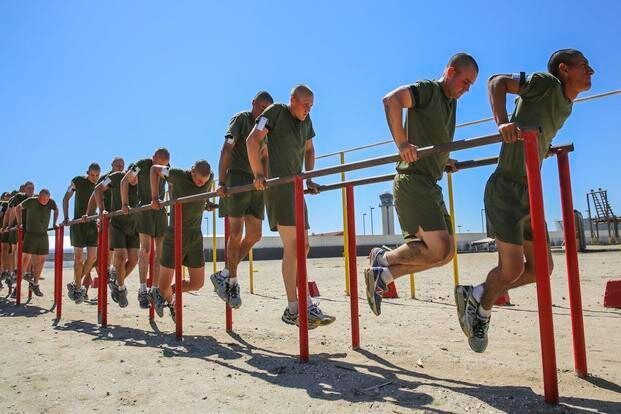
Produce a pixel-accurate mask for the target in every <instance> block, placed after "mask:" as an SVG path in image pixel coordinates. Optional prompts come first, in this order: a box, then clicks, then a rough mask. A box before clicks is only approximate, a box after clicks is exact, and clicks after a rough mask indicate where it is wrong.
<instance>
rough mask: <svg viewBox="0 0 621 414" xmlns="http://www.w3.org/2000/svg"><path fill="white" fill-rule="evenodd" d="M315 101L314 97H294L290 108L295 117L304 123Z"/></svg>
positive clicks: (301, 95)
mask: <svg viewBox="0 0 621 414" xmlns="http://www.w3.org/2000/svg"><path fill="white" fill-rule="evenodd" d="M314 99H315V98H314V97H313V96H312V95H307V96H304V95H303V94H300V95H292V96H291V102H290V107H291V113H292V114H293V116H294V117H296V118H297V119H299V120H300V121H304V120H305V119H306V117H307V116H308V114H310V111H311V108H312V107H313V102H314Z"/></svg>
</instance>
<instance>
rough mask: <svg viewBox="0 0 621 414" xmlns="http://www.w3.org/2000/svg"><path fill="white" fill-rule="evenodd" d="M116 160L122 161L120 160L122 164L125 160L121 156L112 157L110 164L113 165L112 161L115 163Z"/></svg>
mask: <svg viewBox="0 0 621 414" xmlns="http://www.w3.org/2000/svg"><path fill="white" fill-rule="evenodd" d="M118 161H122V162H123V164H125V160H124V159H123V157H114V158H113V159H112V162H111V163H110V165H114V163H115V162H118Z"/></svg>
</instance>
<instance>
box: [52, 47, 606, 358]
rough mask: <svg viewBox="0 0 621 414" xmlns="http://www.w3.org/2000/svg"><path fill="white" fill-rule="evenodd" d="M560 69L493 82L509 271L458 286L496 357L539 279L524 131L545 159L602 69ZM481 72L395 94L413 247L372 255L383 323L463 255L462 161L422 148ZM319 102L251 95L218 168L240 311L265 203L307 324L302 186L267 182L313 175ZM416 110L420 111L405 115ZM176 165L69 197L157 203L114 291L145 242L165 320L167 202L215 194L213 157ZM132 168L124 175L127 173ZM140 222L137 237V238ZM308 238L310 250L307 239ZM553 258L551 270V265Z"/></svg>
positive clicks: (447, 135) (82, 180) (555, 59)
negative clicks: (513, 293) (498, 307)
mask: <svg viewBox="0 0 621 414" xmlns="http://www.w3.org/2000/svg"><path fill="white" fill-rule="evenodd" d="M547 66H548V71H547V72H537V73H534V74H532V75H530V76H527V75H526V74H525V73H524V72H521V73H519V74H516V75H502V74H500V75H493V76H491V77H490V80H489V82H488V88H489V97H490V104H491V108H492V112H493V113H494V119H495V120H496V123H497V124H498V129H499V132H500V134H501V136H502V139H503V144H502V147H501V151H500V157H499V163H498V167H497V169H496V171H495V172H494V173H493V174H492V175H491V177H490V179H489V180H488V183H487V185H486V189H485V197H484V199H485V207H486V214H487V220H488V233H489V235H490V237H494V238H496V242H497V246H498V252H499V265H498V266H497V267H495V268H494V269H492V270H491V271H490V273H489V274H488V275H487V278H486V280H485V282H483V283H481V284H479V285H477V286H461V285H459V286H457V287H456V289H455V301H456V306H457V313H458V321H459V324H460V326H461V328H462V330H463V332H464V334H465V335H466V337H467V338H468V343H469V345H470V347H471V348H472V349H473V350H474V351H475V352H483V351H484V350H485V349H486V347H487V343H488V336H487V331H488V327H489V322H490V317H491V311H492V306H493V303H494V302H495V300H496V298H497V297H499V296H500V295H501V294H502V293H503V292H505V291H507V290H508V289H513V288H517V287H520V286H523V285H526V284H529V283H533V282H534V279H535V276H534V265H533V243H532V230H531V228H530V217H529V201H528V192H527V190H526V178H525V177H526V171H525V168H524V153H523V146H522V144H521V143H520V142H517V141H518V140H519V139H520V126H523V125H527V126H532V125H536V126H540V130H541V133H540V134H539V137H538V143H539V152H540V160H541V161H543V157H544V156H545V155H546V152H547V148H548V147H549V146H550V144H551V141H552V139H553V138H554V136H555V135H556V133H557V132H558V131H559V129H560V128H561V127H562V125H563V123H564V122H565V120H566V119H567V118H568V117H569V115H570V114H571V110H572V103H573V101H574V100H575V98H576V97H577V95H578V94H579V93H580V92H583V91H586V90H588V89H590V87H591V76H592V75H593V73H594V71H593V69H592V68H591V66H590V65H589V63H588V60H587V59H586V58H585V57H584V55H583V54H582V53H581V52H580V51H578V50H575V49H562V50H558V51H556V52H554V53H553V54H552V56H551V57H550V59H549V61H548V65H547ZM478 73H479V67H478V65H477V63H476V61H475V59H474V58H473V57H472V56H470V55H468V54H466V53H458V54H456V55H454V56H452V57H451V58H450V59H449V61H448V63H447V64H446V66H445V68H444V70H443V73H442V76H441V78H440V79H439V80H421V81H418V82H415V83H414V84H411V85H404V86H401V87H398V88H397V89H395V90H393V91H391V92H390V93H388V94H387V95H386V96H385V97H384V99H383V102H384V107H385V112H386V118H387V121H388V126H389V128H390V132H391V134H392V136H393V139H394V141H395V143H396V145H397V148H398V150H399V153H400V156H401V161H400V162H399V163H398V164H397V175H396V176H395V179H394V188H393V192H394V195H395V207H396V211H397V215H398V218H399V223H400V225H401V229H402V233H403V236H404V241H405V243H404V244H403V245H401V246H400V247H398V248H397V249H395V250H392V251H387V250H386V249H385V248H383V247H377V248H373V249H372V251H371V254H370V256H369V266H368V267H367V268H365V270H364V279H365V283H366V294H367V301H368V303H369V306H370V308H371V310H372V311H373V313H375V314H376V315H379V314H380V313H381V302H382V293H383V292H384V291H385V290H386V289H387V286H388V284H389V283H390V282H392V281H393V280H394V279H396V278H398V277H401V276H403V275H406V274H409V273H412V272H420V271H423V270H426V269H429V268H433V267H438V266H442V265H444V264H446V263H448V262H449V261H450V260H451V259H452V257H453V255H454V253H455V251H454V246H455V242H454V238H453V230H452V228H453V227H452V223H451V217H450V216H449V214H448V213H447V211H446V207H445V204H444V201H443V197H442V190H441V188H440V187H439V186H438V185H437V181H438V180H439V179H440V178H441V177H442V174H443V172H444V170H445V169H446V168H449V169H452V170H454V167H455V161H454V160H451V159H449V156H448V155H449V154H435V155H432V156H429V157H426V158H422V159H418V152H417V149H418V148H419V147H425V146H429V145H438V144H443V143H446V142H451V141H453V138H454V131H455V125H456V116H455V115H456V108H457V100H458V99H459V98H460V97H461V96H462V95H463V94H465V93H466V92H467V91H468V90H469V88H470V86H471V85H472V84H474V82H475V81H476V78H477V76H478ZM508 94H516V95H518V97H517V98H516V106H515V109H514V111H513V114H512V116H511V117H510V118H509V116H508V114H507V110H506V106H505V103H506V96H507V95H508ZM313 103H314V95H313V92H312V91H311V90H310V89H309V88H308V87H307V86H304V85H298V86H296V87H294V88H293V90H292V91H291V95H290V101H289V104H288V105H285V104H279V103H276V104H274V103H273V100H272V98H271V96H270V95H269V94H268V93H267V92H259V93H258V94H257V95H256V96H255V98H254V99H253V100H252V109H251V111H247V112H240V113H238V114H236V115H235V116H233V117H232V118H231V121H230V123H229V128H228V131H227V133H226V135H225V142H224V144H223V147H222V152H221V155H220V162H219V171H218V172H219V183H218V189H217V192H218V195H219V196H220V197H221V198H220V215H221V216H228V217H229V221H230V229H231V232H230V237H229V240H228V248H227V262H226V264H225V268H224V269H223V270H222V271H219V272H216V273H215V274H213V275H211V281H212V283H213V285H214V289H215V290H216V292H217V293H218V295H219V296H220V297H221V298H222V299H223V300H225V301H226V302H227V303H229V304H230V305H231V307H233V308H238V307H239V306H240V305H241V299H240V297H239V285H238V283H237V265H238V263H239V261H240V260H241V259H243V258H244V257H245V256H246V255H247V253H248V252H249V250H250V248H251V247H252V246H253V245H254V244H255V243H256V242H257V241H258V240H259V239H260V238H261V220H262V219H263V215H264V207H265V208H266V209H267V213H268V219H269V224H270V228H271V230H272V231H278V233H279V235H280V237H281V240H282V243H283V260H282V274H283V280H284V285H285V291H286V295H287V300H288V302H289V303H288V306H287V307H286V308H285V310H284V312H283V315H282V320H283V321H284V322H285V323H288V324H297V323H298V302H297V292H296V232H295V215H294V197H293V185H292V184H289V185H281V186H276V187H271V188H267V185H266V177H267V176H271V177H282V176H291V175H295V174H299V173H301V172H302V170H303V168H304V169H305V170H307V171H308V170H312V169H313V168H314V164H315V151H314V146H313V138H314V136H315V131H314V129H313V125H312V122H311V120H310V116H309V113H310V110H311V107H312V106H313ZM403 109H406V110H407V112H406V119H405V121H404V120H403ZM169 160H170V155H169V153H168V151H166V150H165V149H163V148H161V149H158V150H157V151H156V152H155V154H154V155H153V157H152V158H151V159H145V160H141V161H138V162H136V163H135V164H133V165H132V166H130V168H129V169H128V171H127V172H119V173H116V174H117V175H116V176H115V175H114V173H113V174H110V175H108V176H107V177H106V178H105V179H104V180H103V181H101V182H100V183H99V184H97V186H96V187H95V183H96V182H97V181H98V179H99V178H98V174H99V171H98V169H97V171H89V173H88V174H87V176H86V177H76V178H75V179H74V180H73V182H72V185H71V187H70V188H69V191H68V193H67V194H68V196H70V195H71V194H72V193H73V192H79V191H80V188H81V187H82V186H83V187H84V188H86V190H82V192H83V193H84V195H83V196H80V195H79V194H80V193H78V196H79V197H77V198H81V199H82V201H81V202H80V203H78V200H77V198H76V206H77V205H78V204H80V207H81V210H80V209H76V214H75V217H76V218H78V217H80V214H84V211H85V210H86V209H88V200H89V198H90V193H92V192H93V187H94V188H95V191H94V194H95V197H94V198H95V201H96V203H97V205H98V206H99V210H100V212H103V211H104V210H106V209H112V210H115V209H119V208H120V209H123V210H124V211H128V209H129V208H131V206H132V205H134V203H133V202H132V199H131V196H130V191H129V188H130V187H132V186H133V187H134V188H135V190H136V191H137V195H135V196H134V197H135V199H134V200H135V201H138V202H140V204H145V203H149V202H150V203H151V206H152V207H153V209H152V210H151V211H147V212H144V213H139V214H137V215H136V216H135V220H134V221H133V222H132V221H131V219H130V217H127V216H126V217H113V222H112V226H111V228H112V237H111V247H113V248H114V263H115V268H116V275H115V276H113V277H111V283H112V285H111V287H112V295H113V299H115V297H116V300H118V302H119V304H121V306H124V305H126V304H127V294H126V292H125V287H124V278H125V276H126V275H127V274H128V273H129V271H130V270H131V268H133V266H135V263H136V255H137V249H138V246H140V252H141V254H140V257H139V259H138V261H139V270H140V272H139V273H140V282H141V285H140V289H139V294H138V297H139V302H140V305H141V306H144V307H147V306H148V303H149V300H150V301H151V302H152V303H154V305H155V308H156V311H157V312H158V315H160V316H161V315H162V314H163V309H164V308H165V307H166V306H168V307H169V308H170V309H171V313H172V311H173V309H174V308H173V307H172V301H173V289H172V288H171V281H172V274H173V267H174V261H173V256H172V250H173V244H172V228H171V227H170V226H169V227H168V228H167V229H166V226H165V218H166V213H165V212H164V210H162V209H161V208H160V200H161V199H162V198H163V196H164V188H163V182H162V181H163V180H166V181H168V182H169V183H170V184H172V186H171V189H172V191H171V197H172V198H177V197H182V196H186V195H190V194H196V193H199V192H204V191H206V189H207V187H208V185H209V181H210V179H211V176H212V174H211V169H210V168H209V164H208V163H207V162H206V161H198V162H197V163H196V164H195V165H194V167H193V168H192V169H191V170H189V171H182V170H176V169H170V168H168V167H167V166H166V165H167V164H168V162H169ZM122 170H123V168H122V167H120V168H119V171H122ZM162 179H163V180H162ZM89 183H90V184H89ZM249 183H253V184H254V187H255V188H256V190H257V191H251V192H247V193H242V194H233V195H230V196H229V195H227V188H228V187H231V186H239V185H244V184H249ZM306 186H307V188H308V189H309V190H311V191H313V192H317V191H318V190H319V188H318V187H317V185H316V184H314V183H313V182H312V181H311V180H306ZM261 191H264V194H262V193H261ZM107 192H109V193H110V196H111V200H110V205H109V208H107V207H106V206H105V204H104V203H105V200H104V196H103V195H104V194H105V193H107ZM68 196H66V197H65V199H67V197H68ZM64 204H66V202H65V203H64ZM186 209H187V211H186ZM204 209H205V203H204V202H198V203H189V204H184V205H183V264H184V265H185V266H187V267H188V268H189V274H190V280H189V281H188V282H184V285H183V286H182V289H183V291H186V290H195V289H199V288H200V287H201V286H202V285H203V280H204V255H203V251H202V235H201V232H200V222H201V215H202V212H203V211H204ZM66 210H67V209H66V208H65V213H66ZM305 210H306V206H305ZM65 217H67V215H66V214H65ZM306 217H308V215H306ZM114 219H117V220H116V221H115V220H114ZM130 223H133V224H131V225H130ZM84 224H85V225H84V226H83V227H75V228H76V229H79V230H74V228H72V244H73V245H74V246H77V247H78V248H79V249H80V250H81V248H82V247H87V248H88V247H90V248H91V253H87V260H86V262H84V263H85V265H84V266H83V267H82V268H81V269H80V272H76V278H75V281H74V282H73V285H72V286H71V287H70V292H72V293H71V294H72V295H74V297H76V298H77V299H78V300H79V299H80V297H81V295H82V294H81V293H80V292H81V291H82V284H81V278H82V277H83V276H84V275H85V274H86V273H87V270H88V267H89V266H92V263H94V261H95V250H94V249H95V246H96V242H97V237H96V227H95V225H94V224H92V225H90V227H89V226H86V224H89V223H84ZM132 226H135V228H136V229H137V231H136V230H129V229H131V228H133V227H132ZM244 227H245V234H244V236H243V238H242V234H243V233H244ZM89 228H90V230H89ZM306 229H308V221H307V223H306ZM136 232H137V233H138V234H139V236H138V239H137V238H136V236H135V234H136ZM74 235H75V236H74ZM152 239H153V240H154V242H155V243H154V245H155V246H156V247H155V249H156V251H155V255H156V257H158V258H159V260H157V261H156V263H159V264H160V266H159V271H158V270H157V269H156V271H155V279H156V280H155V281H154V286H155V287H154V288H152V289H151V290H150V291H148V292H147V289H146V277H147V268H148V257H149V249H150V245H151V240H152ZM77 241H79V243H77ZM305 241H306V246H307V250H306V251H307V252H308V235H307V233H305ZM132 250H133V252H132ZM76 257H77V256H76ZM89 258H90V259H89ZM549 263H550V269H549V271H550V272H551V270H552V261H551V257H550V258H549ZM76 267H77V266H76ZM158 279H159V280H158ZM307 302H308V305H309V306H308V312H309V314H308V316H309V328H311V329H312V328H316V327H318V326H322V325H327V324H330V323H332V322H333V321H334V319H335V318H334V317H332V316H329V315H326V314H324V313H323V312H322V311H321V310H320V309H319V308H318V307H317V305H316V304H314V303H313V302H312V301H311V299H310V297H308V298H307Z"/></svg>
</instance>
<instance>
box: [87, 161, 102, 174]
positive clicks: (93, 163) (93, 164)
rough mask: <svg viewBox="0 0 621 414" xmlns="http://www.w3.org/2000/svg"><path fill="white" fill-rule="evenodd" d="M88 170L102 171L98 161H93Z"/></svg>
mask: <svg viewBox="0 0 621 414" xmlns="http://www.w3.org/2000/svg"><path fill="white" fill-rule="evenodd" d="M86 171H87V172H88V171H101V167H100V166H99V164H97V163H96V162H91V163H90V165H89V166H88V170H86Z"/></svg>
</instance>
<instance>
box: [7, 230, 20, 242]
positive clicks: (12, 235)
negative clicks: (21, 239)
mask: <svg viewBox="0 0 621 414" xmlns="http://www.w3.org/2000/svg"><path fill="white" fill-rule="evenodd" d="M5 234H6V242H5V243H9V244H17V230H13V231H10V232H8V233H5Z"/></svg>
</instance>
